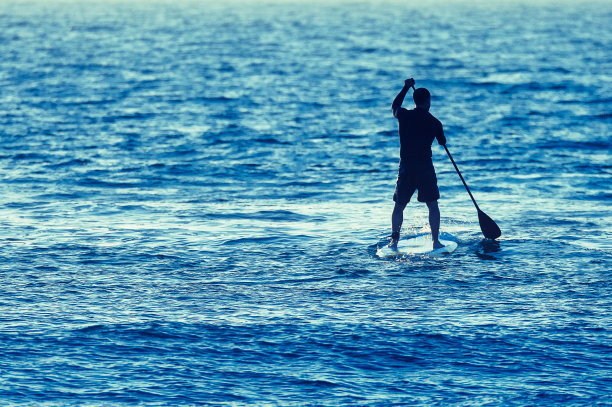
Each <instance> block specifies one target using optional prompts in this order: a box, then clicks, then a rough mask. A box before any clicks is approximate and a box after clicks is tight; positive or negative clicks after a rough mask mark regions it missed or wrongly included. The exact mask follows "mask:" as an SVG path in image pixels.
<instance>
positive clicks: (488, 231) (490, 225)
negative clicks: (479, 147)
mask: <svg viewBox="0 0 612 407" xmlns="http://www.w3.org/2000/svg"><path fill="white" fill-rule="evenodd" d="M443 147H444V149H445V150H446V154H448V158H450V160H451V162H452V163H453V165H454V166H455V170H457V174H459V178H461V182H463V186H465V189H466V190H467V191H468V194H470V198H472V202H474V206H475V207H476V210H477V211H478V222H480V230H482V234H483V235H484V237H486V238H488V239H497V238H498V237H500V236H501V230H500V229H499V226H497V224H496V223H495V222H494V221H493V219H491V218H490V217H489V216H488V215H487V214H486V213H484V212H483V211H481V210H480V208H479V207H478V204H477V203H476V201H475V200H474V197H473V196H472V193H471V192H470V189H469V188H468V186H467V184H466V183H465V180H464V179H463V175H461V172H460V171H459V168H457V164H455V160H453V156H452V155H451V153H450V151H448V148H447V147H446V146H443Z"/></svg>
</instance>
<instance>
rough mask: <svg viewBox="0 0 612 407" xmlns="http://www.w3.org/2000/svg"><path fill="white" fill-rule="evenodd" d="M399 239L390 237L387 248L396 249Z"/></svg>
mask: <svg viewBox="0 0 612 407" xmlns="http://www.w3.org/2000/svg"><path fill="white" fill-rule="evenodd" d="M398 241H399V239H391V243H389V248H390V249H393V250H397V242H398Z"/></svg>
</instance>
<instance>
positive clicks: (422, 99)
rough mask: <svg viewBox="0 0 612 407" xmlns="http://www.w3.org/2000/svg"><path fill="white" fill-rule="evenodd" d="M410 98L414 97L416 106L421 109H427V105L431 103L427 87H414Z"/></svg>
mask: <svg viewBox="0 0 612 407" xmlns="http://www.w3.org/2000/svg"><path fill="white" fill-rule="evenodd" d="M412 98H413V99H414V104H415V105H416V107H419V108H421V109H429V106H430V105H431V95H430V94H429V91H428V90H427V89H425V88H418V89H416V90H415V91H414V94H413V95H412Z"/></svg>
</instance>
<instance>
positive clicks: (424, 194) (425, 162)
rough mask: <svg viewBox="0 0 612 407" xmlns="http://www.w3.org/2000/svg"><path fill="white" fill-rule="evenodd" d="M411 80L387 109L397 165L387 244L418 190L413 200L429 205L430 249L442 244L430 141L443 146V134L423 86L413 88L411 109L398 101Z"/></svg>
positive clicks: (395, 238)
mask: <svg viewBox="0 0 612 407" xmlns="http://www.w3.org/2000/svg"><path fill="white" fill-rule="evenodd" d="M414 83H415V82H414V79H412V78H410V79H406V80H405V81H404V87H403V89H402V90H401V91H400V93H399V94H398V95H397V96H396V97H395V100H393V105H392V106H391V109H392V110H393V116H395V118H396V119H397V121H398V122H399V137H400V165H399V173H398V175H397V183H396V186H395V194H393V200H394V201H395V207H394V208H393V214H392V216H391V243H389V247H391V248H396V247H397V242H398V241H399V238H400V230H401V228H402V222H403V220H404V208H406V205H407V204H408V202H410V198H411V197H412V195H413V194H414V191H418V194H417V200H418V201H419V202H425V203H426V204H427V208H429V225H430V226H431V237H432V239H433V248H434V250H435V249H439V248H441V247H444V245H443V244H442V243H440V240H438V233H439V230H440V209H439V208H438V199H439V198H440V191H439V190H438V179H437V178H436V170H435V169H434V166H433V162H432V161H431V144H432V143H433V140H434V138H435V139H437V140H438V144H440V145H442V146H443V145H445V144H446V137H444V131H443V130H442V123H440V120H438V119H436V118H435V117H434V116H433V115H432V114H431V113H429V106H430V103H431V97H430V94H429V91H428V90H427V89H425V88H419V89H415V90H414V94H413V96H412V97H413V99H414V104H415V108H414V109H412V110H408V109H404V108H403V107H402V102H403V101H404V97H406V93H407V92H408V89H409V88H410V87H412V88H413V89H414Z"/></svg>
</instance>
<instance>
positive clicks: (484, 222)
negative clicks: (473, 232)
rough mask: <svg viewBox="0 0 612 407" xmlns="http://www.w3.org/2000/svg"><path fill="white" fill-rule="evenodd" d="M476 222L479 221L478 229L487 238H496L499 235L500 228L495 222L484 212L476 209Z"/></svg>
mask: <svg viewBox="0 0 612 407" xmlns="http://www.w3.org/2000/svg"><path fill="white" fill-rule="evenodd" d="M478 222H480V230H482V234H483V235H484V237H486V238H487V239H497V238H498V237H500V236H501V230H500V229H499V226H497V223H495V222H494V221H493V219H491V218H490V217H489V216H488V215H487V214H486V213H484V212H483V211H481V210H480V209H478Z"/></svg>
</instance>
